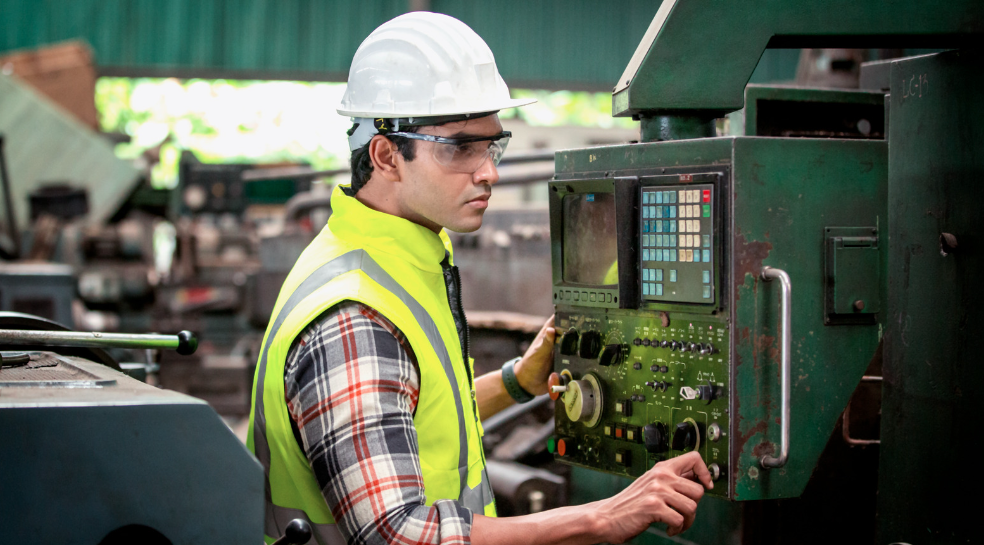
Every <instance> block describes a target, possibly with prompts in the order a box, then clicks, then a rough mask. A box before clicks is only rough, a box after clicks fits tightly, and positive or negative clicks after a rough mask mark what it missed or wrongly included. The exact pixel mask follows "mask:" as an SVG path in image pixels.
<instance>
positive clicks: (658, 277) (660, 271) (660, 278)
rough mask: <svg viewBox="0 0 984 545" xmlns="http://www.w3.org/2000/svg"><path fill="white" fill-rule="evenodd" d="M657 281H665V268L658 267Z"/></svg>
mask: <svg viewBox="0 0 984 545" xmlns="http://www.w3.org/2000/svg"><path fill="white" fill-rule="evenodd" d="M656 281H657V282H662V281H663V269H656Z"/></svg>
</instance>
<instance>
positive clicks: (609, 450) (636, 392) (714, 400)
mask: <svg viewBox="0 0 984 545" xmlns="http://www.w3.org/2000/svg"><path fill="white" fill-rule="evenodd" d="M556 323H557V331H558V341H557V345H558V349H557V356H556V360H555V362H556V365H555V366H554V370H555V371H556V372H557V375H556V377H554V376H552V377H551V382H552V383H555V384H554V385H555V386H557V387H556V388H553V389H552V390H563V391H560V392H556V391H554V392H553V393H551V397H555V398H556V399H557V400H558V403H557V404H556V409H555V410H556V414H555V421H556V432H555V437H554V438H553V441H554V444H553V445H551V446H552V447H553V449H554V452H555V455H556V456H557V457H558V459H559V460H561V461H563V462H565V463H569V464H573V465H580V466H584V467H589V468H593V469H599V470H602V471H606V472H610V473H615V474H620V475H625V476H628V477H638V476H640V475H642V474H643V473H645V472H646V471H647V470H648V469H649V468H651V467H652V466H653V465H655V464H656V463H657V462H660V461H662V460H666V459H668V458H671V457H673V456H679V455H681V454H684V453H687V452H690V451H693V450H696V451H698V452H700V454H701V456H702V457H703V458H704V461H705V463H706V464H707V465H708V466H709V467H710V468H711V472H712V475H715V476H716V482H715V487H714V489H713V490H710V491H708V492H707V493H708V494H713V495H719V496H725V497H727V496H729V486H728V484H727V483H728V482H729V479H727V478H726V475H725V473H726V470H727V468H728V465H729V458H728V456H729V443H730V438H729V424H730V416H729V411H728V398H729V396H728V388H729V381H730V375H729V368H728V346H729V342H730V332H729V330H728V327H727V324H726V323H722V322H721V321H713V320H700V319H694V320H690V319H678V320H676V321H675V322H674V323H672V324H670V325H669V327H663V326H662V323H661V322H660V317H659V316H639V315H638V313H633V312H631V311H616V310H613V311H609V312H608V313H605V314H602V315H599V314H598V313H596V312H584V313H580V312H558V314H557V322H556Z"/></svg>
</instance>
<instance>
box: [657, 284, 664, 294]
mask: <svg viewBox="0 0 984 545" xmlns="http://www.w3.org/2000/svg"><path fill="white" fill-rule="evenodd" d="M656 295H663V284H656Z"/></svg>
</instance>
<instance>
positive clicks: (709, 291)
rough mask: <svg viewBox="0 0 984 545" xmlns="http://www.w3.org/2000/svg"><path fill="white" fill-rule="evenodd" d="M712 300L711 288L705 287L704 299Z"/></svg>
mask: <svg viewBox="0 0 984 545" xmlns="http://www.w3.org/2000/svg"><path fill="white" fill-rule="evenodd" d="M710 298H711V287H710V286H704V299H710Z"/></svg>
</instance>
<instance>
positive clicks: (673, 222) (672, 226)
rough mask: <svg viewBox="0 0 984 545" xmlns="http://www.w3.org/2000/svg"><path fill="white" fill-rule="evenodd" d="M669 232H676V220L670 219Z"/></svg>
mask: <svg viewBox="0 0 984 545" xmlns="http://www.w3.org/2000/svg"><path fill="white" fill-rule="evenodd" d="M670 232H671V233H676V232H677V222H676V220H670Z"/></svg>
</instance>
